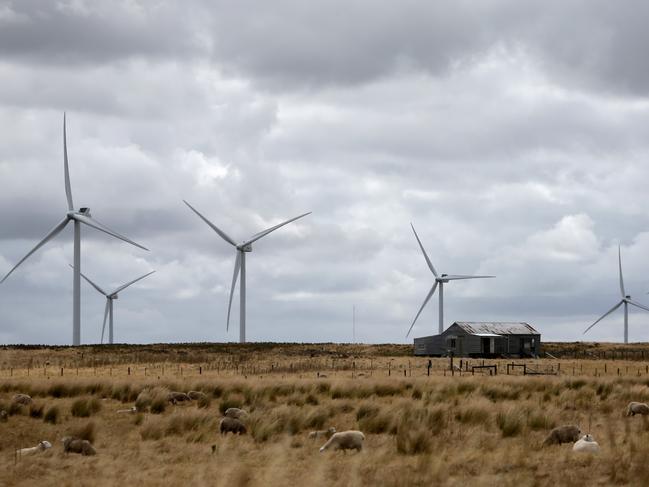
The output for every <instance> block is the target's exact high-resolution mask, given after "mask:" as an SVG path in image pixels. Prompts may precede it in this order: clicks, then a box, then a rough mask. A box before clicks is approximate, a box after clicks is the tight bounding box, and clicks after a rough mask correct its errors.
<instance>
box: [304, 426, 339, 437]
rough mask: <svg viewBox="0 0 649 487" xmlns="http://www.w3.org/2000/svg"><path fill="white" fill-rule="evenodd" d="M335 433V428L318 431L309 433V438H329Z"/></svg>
mask: <svg viewBox="0 0 649 487" xmlns="http://www.w3.org/2000/svg"><path fill="white" fill-rule="evenodd" d="M335 432H336V428H333V427H332V428H329V429H327V430H320V431H311V433H309V438H312V439H314V440H315V439H317V438H331V436H333V434H334V433H335Z"/></svg>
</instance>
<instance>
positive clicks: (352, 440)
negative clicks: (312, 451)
mask: <svg viewBox="0 0 649 487" xmlns="http://www.w3.org/2000/svg"><path fill="white" fill-rule="evenodd" d="M363 440H365V435H364V434H363V433H361V432H360V431H341V432H340V433H334V434H333V435H331V438H329V441H327V442H326V443H325V444H324V445H322V447H321V448H320V453H322V452H323V451H325V450H329V449H330V448H333V449H334V450H343V451H345V450H357V451H361V450H362V449H363Z"/></svg>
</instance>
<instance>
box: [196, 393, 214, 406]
mask: <svg viewBox="0 0 649 487" xmlns="http://www.w3.org/2000/svg"><path fill="white" fill-rule="evenodd" d="M211 404H212V399H210V396H207V395H206V396H203V397H199V398H198V401H196V406H197V407H198V408H199V409H207V408H209V407H210V405H211Z"/></svg>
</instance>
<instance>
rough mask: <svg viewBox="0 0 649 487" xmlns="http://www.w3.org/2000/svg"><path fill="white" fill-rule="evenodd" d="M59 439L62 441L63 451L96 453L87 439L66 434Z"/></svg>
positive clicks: (84, 453) (86, 453) (85, 453)
mask: <svg viewBox="0 0 649 487" xmlns="http://www.w3.org/2000/svg"><path fill="white" fill-rule="evenodd" d="M61 441H62V442H63V451H64V452H65V453H81V454H82V455H85V456H88V455H96V454H97V452H96V451H95V449H94V447H93V446H92V445H91V444H90V442H89V441H88V440H81V439H79V438H73V437H71V436H66V437H64V438H61Z"/></svg>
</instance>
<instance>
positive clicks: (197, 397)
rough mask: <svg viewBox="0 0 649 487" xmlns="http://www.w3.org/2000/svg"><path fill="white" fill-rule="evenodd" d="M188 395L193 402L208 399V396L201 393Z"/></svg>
mask: <svg viewBox="0 0 649 487" xmlns="http://www.w3.org/2000/svg"><path fill="white" fill-rule="evenodd" d="M187 395H188V396H189V398H190V399H191V400H192V401H198V400H199V399H207V394H205V393H204V392H201V391H189V392H188V393H187Z"/></svg>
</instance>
